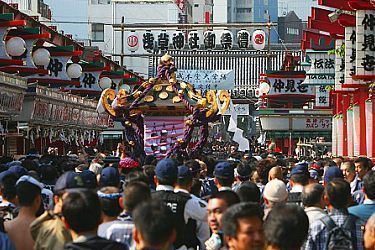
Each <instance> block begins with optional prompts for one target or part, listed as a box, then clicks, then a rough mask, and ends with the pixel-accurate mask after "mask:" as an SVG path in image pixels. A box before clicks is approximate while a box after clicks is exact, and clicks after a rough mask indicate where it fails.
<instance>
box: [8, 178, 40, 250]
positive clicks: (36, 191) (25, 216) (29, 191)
mask: <svg viewBox="0 0 375 250" xmlns="http://www.w3.org/2000/svg"><path fill="white" fill-rule="evenodd" d="M42 188H43V185H42V184H41V183H40V182H38V181H37V180H35V179H34V178H33V177H31V176H27V175H24V176H22V177H21V178H19V179H18V181H17V183H16V193H17V197H18V202H19V207H20V211H19V213H18V216H17V217H16V218H15V219H13V220H11V221H6V222H4V228H5V231H6V232H7V234H8V235H9V238H10V240H11V241H12V242H13V244H14V245H15V247H16V249H17V250H29V249H32V248H33V246H34V240H33V238H32V236H31V234H30V229H29V227H30V224H31V223H32V222H33V221H34V220H35V219H36V216H35V215H36V213H37V212H38V210H39V208H40V205H41V202H42V197H41V191H42Z"/></svg>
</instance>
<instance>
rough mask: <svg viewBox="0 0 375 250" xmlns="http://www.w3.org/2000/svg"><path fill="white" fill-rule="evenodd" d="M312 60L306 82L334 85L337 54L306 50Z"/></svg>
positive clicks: (309, 83)
mask: <svg viewBox="0 0 375 250" xmlns="http://www.w3.org/2000/svg"><path fill="white" fill-rule="evenodd" d="M306 54H307V56H308V57H309V58H310V60H311V68H310V70H309V71H308V72H307V73H306V80H305V81H304V84H308V85H322V84H325V85H333V84H335V55H334V54H328V51H311V50H309V51H306Z"/></svg>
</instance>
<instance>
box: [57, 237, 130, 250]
mask: <svg viewBox="0 0 375 250" xmlns="http://www.w3.org/2000/svg"><path fill="white" fill-rule="evenodd" d="M64 249H66V250H128V249H129V248H128V247H127V246H126V245H124V244H121V243H119V242H116V241H112V240H107V239H104V238H102V237H99V236H92V237H88V238H87V239H86V241H83V242H71V243H68V244H66V245H65V248H64Z"/></svg>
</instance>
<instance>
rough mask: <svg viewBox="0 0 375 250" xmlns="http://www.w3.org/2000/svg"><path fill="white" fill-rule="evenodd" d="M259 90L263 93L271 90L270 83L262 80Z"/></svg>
mask: <svg viewBox="0 0 375 250" xmlns="http://www.w3.org/2000/svg"><path fill="white" fill-rule="evenodd" d="M259 91H260V93H261V94H267V93H268V92H269V91H270V85H269V84H268V83H267V82H262V83H261V84H260V85H259Z"/></svg>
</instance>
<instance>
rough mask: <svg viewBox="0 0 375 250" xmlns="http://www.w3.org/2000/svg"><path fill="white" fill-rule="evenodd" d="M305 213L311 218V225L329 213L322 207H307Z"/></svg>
mask: <svg viewBox="0 0 375 250" xmlns="http://www.w3.org/2000/svg"><path fill="white" fill-rule="evenodd" d="M305 213H306V215H307V217H308V218H309V223H310V225H311V224H312V223H313V222H314V221H317V220H319V219H321V218H323V217H324V216H326V215H327V213H326V212H324V210H323V209H321V208H320V207H307V208H305Z"/></svg>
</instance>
